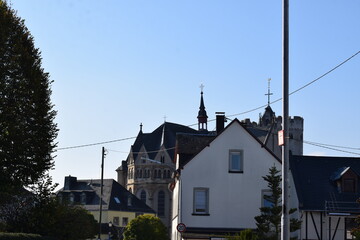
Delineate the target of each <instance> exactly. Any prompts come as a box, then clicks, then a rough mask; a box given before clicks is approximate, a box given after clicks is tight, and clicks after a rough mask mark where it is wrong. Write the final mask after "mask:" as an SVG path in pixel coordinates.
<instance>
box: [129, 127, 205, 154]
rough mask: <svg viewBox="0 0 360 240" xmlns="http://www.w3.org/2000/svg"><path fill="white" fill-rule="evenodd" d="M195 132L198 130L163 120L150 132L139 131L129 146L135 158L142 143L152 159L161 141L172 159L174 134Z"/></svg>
mask: <svg viewBox="0 0 360 240" xmlns="http://www.w3.org/2000/svg"><path fill="white" fill-rule="evenodd" d="M197 132H198V131H196V130H195V129H193V128H190V127H187V126H184V125H180V124H176V123H171V122H164V123H163V124H162V125H160V126H159V127H158V128H157V129H155V130H154V131H153V132H152V133H143V132H142V131H140V132H139V134H138V136H137V138H136V140H135V142H134V144H133V145H132V146H131V151H132V152H133V157H134V159H136V157H137V155H138V152H140V150H141V147H142V146H143V145H144V146H145V149H146V151H147V153H148V155H149V158H151V159H154V158H155V156H156V154H157V151H159V150H160V147H161V144H162V143H163V144H164V147H165V148H166V149H168V150H167V152H168V154H169V155H170V157H171V159H174V153H175V149H174V147H175V142H176V134H177V133H197Z"/></svg>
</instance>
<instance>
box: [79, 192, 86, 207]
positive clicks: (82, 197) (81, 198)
mask: <svg viewBox="0 0 360 240" xmlns="http://www.w3.org/2000/svg"><path fill="white" fill-rule="evenodd" d="M80 202H81V204H86V193H84V192H83V193H81V195H80Z"/></svg>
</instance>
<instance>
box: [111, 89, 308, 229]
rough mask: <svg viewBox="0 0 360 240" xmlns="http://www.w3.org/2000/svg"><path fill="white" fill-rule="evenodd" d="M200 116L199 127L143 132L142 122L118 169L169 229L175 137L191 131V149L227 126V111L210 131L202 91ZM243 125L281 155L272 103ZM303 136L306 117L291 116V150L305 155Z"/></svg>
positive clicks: (126, 183)
mask: <svg viewBox="0 0 360 240" xmlns="http://www.w3.org/2000/svg"><path fill="white" fill-rule="evenodd" d="M197 119H198V129H197V130H195V129H193V128H190V127H188V126H184V125H180V124H176V123H170V122H164V123H163V124H162V125H160V126H159V127H158V128H156V129H155V130H154V131H153V132H151V133H144V132H143V131H142V125H140V131H139V133H138V136H137V138H136V140H135V142H134V144H133V145H132V146H131V148H130V153H129V155H128V157H127V159H126V160H125V161H122V164H121V166H120V167H119V168H118V169H117V170H116V171H117V172H118V182H119V183H120V184H121V185H123V186H125V187H126V188H127V189H128V190H129V191H130V192H132V193H133V194H134V195H136V196H137V197H138V198H139V199H141V200H142V201H143V202H145V203H146V204H147V205H148V206H150V207H151V208H152V209H154V210H155V211H156V212H157V216H158V217H159V218H160V219H161V220H162V221H163V223H164V224H165V226H167V227H168V228H169V229H170V226H171V212H172V209H171V206H172V192H171V191H170V190H169V187H170V188H171V186H170V185H171V184H172V183H173V179H172V174H173V172H174V170H175V163H174V160H175V157H176V152H175V146H176V136H177V135H179V134H180V133H181V134H182V135H183V136H186V134H188V136H189V137H188V141H190V142H189V144H193V145H194V146H193V147H192V148H193V149H197V148H200V147H199V146H200V145H201V144H198V142H197V141H195V140H196V139H199V138H202V139H204V138H207V139H206V141H207V140H209V141H210V140H211V139H213V138H215V137H216V135H217V133H218V132H220V131H221V130H222V129H223V128H224V122H226V116H225V113H222V112H221V113H217V123H216V130H215V131H208V129H207V119H208V116H207V112H206V109H205V104H204V98H203V91H202V90H201V97H200V107H199V112H198V116H197ZM242 124H244V125H245V126H246V128H248V130H249V131H250V132H252V134H253V135H254V136H255V137H257V138H258V139H259V140H260V141H262V142H264V143H265V144H264V145H266V147H267V148H269V149H270V150H271V151H272V152H273V153H274V154H275V155H277V156H278V157H279V156H280V157H281V147H279V146H278V144H277V132H278V130H280V129H281V117H276V115H275V113H274V112H273V110H272V109H271V107H270V105H268V106H267V107H266V108H265V112H264V114H263V115H262V116H260V118H259V122H258V123H256V122H251V121H250V120H249V119H245V120H243V121H242ZM302 135H303V119H302V118H301V117H294V118H291V119H290V136H291V137H292V140H290V145H291V146H290V150H291V151H292V153H293V154H297V155H302V151H303V147H302ZM196 136H198V137H196ZM193 140H194V141H193ZM192 141H193V142H192ZM200 142H204V141H203V140H201V141H200ZM196 145H199V146H196ZM189 156H190V155H189Z"/></svg>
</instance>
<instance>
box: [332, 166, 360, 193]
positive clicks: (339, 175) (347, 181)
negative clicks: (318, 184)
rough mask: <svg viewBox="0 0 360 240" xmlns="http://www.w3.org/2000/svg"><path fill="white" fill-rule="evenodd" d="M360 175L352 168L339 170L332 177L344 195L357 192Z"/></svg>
mask: <svg viewBox="0 0 360 240" xmlns="http://www.w3.org/2000/svg"><path fill="white" fill-rule="evenodd" d="M358 178H359V175H358V174H357V173H356V172H355V171H354V170H353V169H351V167H341V168H339V169H338V170H337V171H336V172H335V173H334V174H333V175H332V177H331V180H333V181H335V182H336V185H337V186H338V189H339V191H340V192H343V193H355V192H357V188H358V187H357V185H358Z"/></svg>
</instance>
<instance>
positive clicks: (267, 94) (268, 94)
mask: <svg viewBox="0 0 360 240" xmlns="http://www.w3.org/2000/svg"><path fill="white" fill-rule="evenodd" d="M270 81H271V78H268V93H266V94H265V95H266V96H268V106H270V96H271V95H273V94H272V93H271V92H270Z"/></svg>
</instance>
